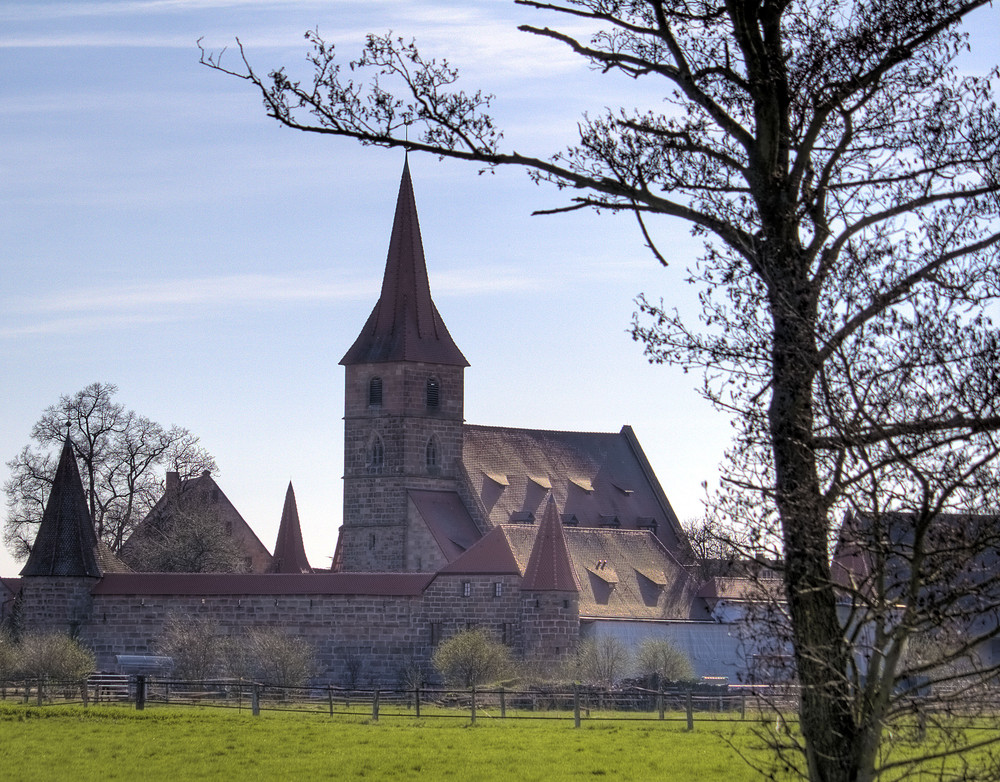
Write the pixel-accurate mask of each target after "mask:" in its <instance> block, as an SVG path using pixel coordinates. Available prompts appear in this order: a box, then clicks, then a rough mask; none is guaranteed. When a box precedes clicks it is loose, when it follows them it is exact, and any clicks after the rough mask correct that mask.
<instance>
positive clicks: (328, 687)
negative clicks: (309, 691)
mask: <svg viewBox="0 0 1000 782" xmlns="http://www.w3.org/2000/svg"><path fill="white" fill-rule="evenodd" d="M326 699H327V700H328V701H329V702H330V716H331V717H332V716H333V685H332V684H328V685H326Z"/></svg>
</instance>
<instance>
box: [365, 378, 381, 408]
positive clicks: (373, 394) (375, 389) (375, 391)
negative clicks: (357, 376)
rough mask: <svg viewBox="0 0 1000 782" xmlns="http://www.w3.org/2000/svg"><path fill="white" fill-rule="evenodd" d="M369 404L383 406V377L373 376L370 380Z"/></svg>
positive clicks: (370, 405)
mask: <svg viewBox="0 0 1000 782" xmlns="http://www.w3.org/2000/svg"><path fill="white" fill-rule="evenodd" d="M368 406H369V407H381V406H382V378H380V377H373V378H372V379H371V380H369V381H368Z"/></svg>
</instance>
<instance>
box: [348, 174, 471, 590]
mask: <svg viewBox="0 0 1000 782" xmlns="http://www.w3.org/2000/svg"><path fill="white" fill-rule="evenodd" d="M340 363H341V364H343V365H344V367H345V368H346V371H347V387H346V393H345V411H344V427H345V431H344V523H343V526H342V527H341V529H340V537H339V539H338V541H337V551H336V554H335V556H334V562H333V569H334V570H340V571H368V572H373V571H374V572H384V571H400V570H407V569H421V568H420V567H419V566H417V565H414V563H413V561H412V557H411V558H410V561H408V558H407V518H408V504H409V502H410V500H409V498H408V494H407V492H408V490H432V491H433V490H439V491H451V492H455V491H458V489H459V485H460V475H461V460H462V426H463V422H464V400H463V396H464V372H465V367H467V366H468V365H469V362H468V361H466V359H465V356H463V355H462V352H461V351H460V350H459V349H458V347H457V346H456V345H455V342H454V341H453V340H452V338H451V335H450V334H449V333H448V329H447V328H445V325H444V321H443V320H442V319H441V316H440V315H439V314H438V311H437V308H436V307H435V306H434V302H433V301H432V299H431V290H430V284H429V282H428V280H427V267H426V264H425V261H424V250H423V245H422V243H421V239H420V226H419V224H418V222H417V207H416V202H415V200H414V196H413V184H412V182H411V181H410V169H409V164H408V163H406V164H404V166H403V176H402V181H401V182H400V185H399V196H398V198H397V201H396V214H395V218H394V220H393V225H392V235H391V238H390V240H389V254H388V258H387V259H386V265H385V276H384V277H383V279H382V292H381V294H380V296H379V299H378V302H376V304H375V308H374V309H373V310H372V313H371V315H370V316H369V317H368V321H367V322H366V323H365V325H364V328H363V329H362V330H361V334H360V335H359V336H358V338H357V340H356V341H355V342H354V344H353V345H352V346H351V348H350V350H348V351H347V354H346V355H345V356H344V358H343V359H342V360H341V361H340Z"/></svg>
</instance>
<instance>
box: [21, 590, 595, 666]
mask: <svg viewBox="0 0 1000 782" xmlns="http://www.w3.org/2000/svg"><path fill="white" fill-rule="evenodd" d="M42 580H43V581H54V580H55V579H42ZM79 581H81V582H82V581H83V580H82V579H81V580H79ZM519 582H520V578H519V577H517V576H512V575H502V576H489V575H485V576H479V575H477V576H462V575H454V576H452V575H448V576H439V577H438V578H436V579H435V580H434V581H433V582H432V583H431V584H430V585H429V586H428V587H427V589H426V590H425V591H424V593H423V595H421V596H415V597H409V596H407V597H378V596H372V595H367V596H362V595H357V596H350V595H307V594H302V595H185V596H170V595H103V594H97V595H93V596H89V590H90V588H91V587H92V585H93V583H94V582H93V581H92V580H90V584H87V585H86V591H87V593H88V597H89V599H90V605H89V609H90V610H89V615H88V616H87V617H85V618H84V620H83V621H81V622H80V624H79V626H78V628H77V629H78V632H79V637H80V640H81V641H82V642H83V643H84V644H85V645H87V646H88V647H90V648H91V649H93V650H94V652H95V654H96V655H97V665H98V669H99V670H106V671H114V670H116V659H115V656H116V655H119V654H139V655H146V654H156V653H157V641H158V639H159V638H160V636H161V635H162V633H163V629H164V626H165V625H166V623H167V621H168V620H169V619H170V617H172V616H174V617H177V618H179V619H182V620H183V619H185V618H198V619H207V620H208V621H209V623H210V625H211V626H212V627H213V628H214V631H215V632H216V633H217V634H218V635H221V636H238V635H239V634H241V633H242V632H244V631H245V630H247V629H248V628H250V627H254V626H265V627H271V628H279V629H281V630H283V631H284V632H286V633H288V634H289V635H292V636H295V637H299V638H303V639H305V640H306V641H308V642H309V643H310V644H311V645H312V646H313V648H314V649H315V652H316V658H317V662H318V673H317V676H316V678H315V680H314V681H315V683H316V684H337V685H344V684H348V683H350V679H351V669H352V662H353V661H355V660H357V661H360V669H359V670H358V672H357V678H356V680H355V681H354V684H356V685H357V686H373V685H379V686H396V685H398V684H399V683H400V681H401V674H402V672H403V670H404V669H405V668H410V667H412V666H413V665H417V666H420V667H421V668H422V669H423V670H424V671H425V673H426V674H427V675H432V674H433V668H432V666H431V656H432V655H433V653H434V649H435V648H436V646H437V644H438V643H440V642H441V641H442V640H444V639H446V638H448V637H450V636H452V635H454V634H455V633H456V632H459V631H461V630H463V629H466V628H470V627H485V628H486V629H488V630H489V631H490V632H491V633H492V634H493V635H494V637H495V638H496V639H497V640H498V641H502V642H504V643H506V644H508V645H509V646H511V648H512V649H513V650H514V652H515V654H517V653H518V652H519V651H520V650H522V649H523V648H524V647H525V639H524V638H523V637H522V621H521V610H522V607H523V603H524V601H523V599H522V595H521V592H520V590H519V587H518V585H519ZM498 585H499V586H498ZM77 586H78V587H79V586H83V585H82V584H80V585H77ZM77 591H78V592H79V589H77ZM56 593H59V594H64V595H65V594H67V593H68V590H67V589H66V588H65V587H64V588H62V589H61V590H59V589H55V590H47V589H44V588H37V587H36V588H32V589H30V590H29V591H28V593H27V595H26V597H28V598H29V600H27V601H26V602H28V603H30V602H31V600H37V599H39V598H41V597H43V596H44V595H48V594H51V595H55V594H56ZM54 599H55V598H54V597H53V598H52V599H49V600H48V602H45V603H44V605H41V604H40V605H38V606H35V607H33V608H31V611H32V612H33V613H32V614H31V615H32V616H33V617H35V618H36V621H37V620H38V617H40V616H42V615H43V614H44V613H45V611H46V610H50V611H51V613H52V614H53V615H54V614H56V613H58V612H59V611H60V610H61V609H58V608H57V607H56V603H55V602H53V601H54ZM60 605H62V606H63V607H64V608H65V609H66V610H68V611H73V610H76V608H75V607H74V606H75V605H76V604H73V603H72V601H63V602H62V603H60ZM532 605H533V604H532ZM559 605H560V606H561V605H562V603H561V602H560V603H559ZM44 606H51V609H46V608H44ZM558 610H559V611H561V612H562V613H561V614H560V617H559V620H558V621H559V622H562V623H563V624H565V622H566V620H567V619H568V616H569V615H568V614H566V612H565V611H564V610H563V609H562V608H559V609H558ZM26 616H27V615H26ZM56 624H58V622H56ZM563 624H559V626H560V627H563ZM28 626H32V625H28ZM65 626H66V622H65V621H63V622H62V627H65ZM576 632H577V633H578V632H579V622H577V630H576ZM564 635H565V632H564V633H563V636H564ZM560 637H562V636H560Z"/></svg>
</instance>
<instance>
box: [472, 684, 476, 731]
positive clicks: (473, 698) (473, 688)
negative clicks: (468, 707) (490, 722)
mask: <svg viewBox="0 0 1000 782" xmlns="http://www.w3.org/2000/svg"><path fill="white" fill-rule="evenodd" d="M472 724H473V725H475V724H476V685H474V684H473V685H472Z"/></svg>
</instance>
